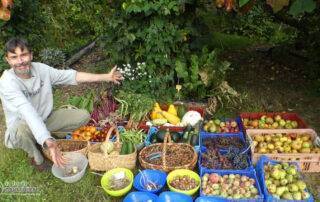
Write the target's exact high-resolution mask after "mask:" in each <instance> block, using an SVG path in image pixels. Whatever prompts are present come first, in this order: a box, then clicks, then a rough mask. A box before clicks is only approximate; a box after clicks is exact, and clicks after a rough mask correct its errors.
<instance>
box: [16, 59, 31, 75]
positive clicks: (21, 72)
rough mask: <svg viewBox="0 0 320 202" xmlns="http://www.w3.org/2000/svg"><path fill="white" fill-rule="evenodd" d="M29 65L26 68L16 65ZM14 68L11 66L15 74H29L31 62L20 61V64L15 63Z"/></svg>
mask: <svg viewBox="0 0 320 202" xmlns="http://www.w3.org/2000/svg"><path fill="white" fill-rule="evenodd" d="M27 65H28V66H29V68H28V69H17V67H20V66H27ZM14 67H15V68H13V70H14V72H15V73H16V74H17V75H27V76H29V75H31V62H23V63H20V64H17V65H15V66H14Z"/></svg>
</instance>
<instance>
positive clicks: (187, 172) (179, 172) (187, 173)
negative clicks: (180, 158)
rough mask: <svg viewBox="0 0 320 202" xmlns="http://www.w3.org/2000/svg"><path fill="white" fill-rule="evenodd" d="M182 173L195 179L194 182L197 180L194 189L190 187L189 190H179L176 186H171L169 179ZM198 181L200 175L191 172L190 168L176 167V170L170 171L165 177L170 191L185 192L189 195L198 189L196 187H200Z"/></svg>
mask: <svg viewBox="0 0 320 202" xmlns="http://www.w3.org/2000/svg"><path fill="white" fill-rule="evenodd" d="M182 175H187V176H189V177H190V178H193V179H195V180H196V182H198V186H197V187H195V188H194V189H190V190H180V189H176V188H174V187H172V186H171V185H170V182H171V180H173V178H174V177H176V176H182ZM200 181H201V180H200V176H199V175H198V174H197V173H195V172H193V171H192V170H187V169H177V170H174V171H171V172H170V173H169V175H168V177H167V185H168V187H169V189H170V190H171V191H174V192H179V193H183V194H187V195H189V196H192V195H193V194H195V193H196V192H197V191H198V189H199V188H200Z"/></svg>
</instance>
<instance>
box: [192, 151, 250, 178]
mask: <svg viewBox="0 0 320 202" xmlns="http://www.w3.org/2000/svg"><path fill="white" fill-rule="evenodd" d="M206 150H207V148H206V147H204V146H201V149H200V154H199V157H198V158H199V159H198V166H199V171H200V172H215V171H227V170H224V169H211V168H207V167H204V166H202V165H201V163H202V162H201V156H202V153H204V152H206ZM219 152H220V154H226V153H227V151H226V150H219ZM247 162H248V164H249V166H248V167H247V168H245V169H242V170H235V169H232V171H235V172H243V171H247V172H252V171H254V167H253V165H252V162H251V159H250V155H249V154H248V158H247Z"/></svg>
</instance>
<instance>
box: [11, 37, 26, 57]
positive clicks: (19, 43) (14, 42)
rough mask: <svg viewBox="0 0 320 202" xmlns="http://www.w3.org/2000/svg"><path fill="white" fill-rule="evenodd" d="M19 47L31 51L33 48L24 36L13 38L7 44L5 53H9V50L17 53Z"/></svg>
mask: <svg viewBox="0 0 320 202" xmlns="http://www.w3.org/2000/svg"><path fill="white" fill-rule="evenodd" d="M17 47H19V48H21V50H22V51H23V50H24V49H27V50H28V51H29V52H31V48H30V46H29V44H28V42H27V40H25V39H22V38H16V37H14V38H11V39H9V41H8V42H7V43H6V45H5V53H6V54H8V53H9V52H11V53H15V50H16V48H17Z"/></svg>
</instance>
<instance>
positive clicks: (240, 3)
mask: <svg viewBox="0 0 320 202" xmlns="http://www.w3.org/2000/svg"><path fill="white" fill-rule="evenodd" d="M249 1H250V0H239V6H240V7H242V6H244V5H246V4H247V3H248V2H249Z"/></svg>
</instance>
